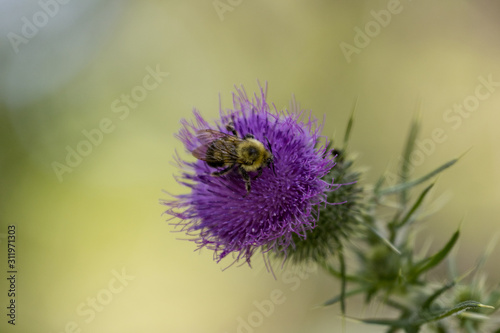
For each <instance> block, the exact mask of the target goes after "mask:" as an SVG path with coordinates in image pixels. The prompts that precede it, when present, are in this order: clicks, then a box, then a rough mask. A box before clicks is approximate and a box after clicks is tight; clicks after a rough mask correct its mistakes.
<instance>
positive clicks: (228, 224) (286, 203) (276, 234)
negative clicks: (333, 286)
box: [163, 84, 337, 264]
mask: <svg viewBox="0 0 500 333" xmlns="http://www.w3.org/2000/svg"><path fill="white" fill-rule="evenodd" d="M266 92H267V84H266V86H265V87H264V89H263V88H262V87H261V89H260V96H258V95H257V94H255V96H254V98H253V99H252V100H250V99H249V98H248V97H247V94H246V92H245V91H244V89H243V88H241V89H238V88H236V93H233V105H234V108H233V109H232V110H231V109H229V110H227V111H225V112H224V111H223V110H222V109H221V110H220V121H219V122H218V123H217V124H216V125H212V124H210V123H208V122H207V121H206V120H205V119H203V117H202V116H201V115H200V113H199V112H198V111H197V110H194V111H193V113H194V118H195V120H194V121H187V120H185V119H183V120H182V121H181V123H182V125H183V127H182V128H181V130H180V131H179V133H178V134H177V135H176V137H177V138H179V139H180V140H181V141H182V142H183V144H184V146H185V148H186V150H187V151H188V152H192V151H193V150H194V149H195V148H197V147H199V146H200V145H202V142H200V141H199V139H198V138H197V134H196V132H197V131H199V130H204V129H212V130H217V131H220V132H224V133H228V131H227V129H226V125H227V124H228V123H230V122H233V124H234V128H235V129H236V132H237V134H238V136H240V137H243V136H245V135H246V134H253V135H254V136H255V139H257V140H259V141H261V142H262V143H264V145H266V146H267V140H268V141H269V143H270V145H271V149H272V153H273V155H274V168H275V173H273V171H272V170H271V169H270V168H264V170H263V172H262V175H261V176H260V177H258V178H255V177H256V176H257V173H256V172H253V173H250V177H251V185H252V188H251V191H250V193H248V195H247V192H246V190H245V182H244V180H243V178H242V176H241V175H240V174H239V173H238V170H237V168H235V169H234V170H233V171H231V172H229V173H228V174H225V175H223V176H220V177H215V176H212V175H211V173H212V172H214V171H217V170H218V169H215V168H212V167H209V166H208V165H207V163H206V162H205V161H202V160H195V161H194V162H188V161H184V160H182V159H181V158H180V157H179V156H178V155H177V156H176V161H177V163H178V164H179V167H181V169H182V174H181V176H180V177H178V178H177V181H178V182H179V183H180V184H182V185H185V186H186V187H188V188H189V189H190V190H191V191H190V193H188V194H182V195H174V196H173V197H174V200H165V201H163V204H164V205H166V206H167V207H169V209H168V210H167V211H166V213H167V214H169V215H171V216H172V218H174V217H177V218H179V219H180V220H181V221H180V222H178V223H175V225H176V226H179V227H181V230H179V231H183V232H186V233H187V234H188V235H189V236H192V237H193V238H192V239H191V240H192V241H194V242H195V243H196V244H197V245H198V249H200V248H203V247H206V248H208V249H211V250H213V251H214V259H215V260H216V261H217V262H219V261H220V260H221V259H223V258H224V257H226V256H227V255H228V254H230V253H233V254H234V255H235V262H236V261H239V260H240V259H245V261H246V262H247V263H248V264H250V258H251V256H252V255H253V254H254V252H255V251H256V250H257V249H258V248H261V250H262V252H263V253H264V252H267V251H270V250H273V251H284V252H285V253H286V249H287V248H288V247H289V246H293V241H292V236H293V234H296V235H297V236H298V237H299V238H301V239H304V238H305V237H306V232H307V231H308V230H311V229H313V228H314V227H315V225H316V220H317V217H318V215H319V208H320V205H322V204H323V205H325V204H327V193H328V192H331V191H333V190H335V188H336V187H337V186H336V185H334V184H330V183H327V182H325V181H324V180H322V177H323V176H325V175H326V174H327V173H328V172H329V171H330V169H331V168H332V167H333V166H334V165H335V162H334V161H333V156H332V153H331V151H330V150H328V149H327V146H328V139H327V138H325V137H323V136H321V130H322V125H320V124H318V121H317V119H316V118H314V117H313V116H311V115H310V114H309V115H308V116H307V115H304V113H303V111H299V110H295V109H296V107H294V108H293V109H294V110H292V111H287V110H284V111H279V112H278V111H277V110H276V108H275V107H274V106H273V108H274V112H271V110H270V107H269V104H268V103H267V101H266ZM229 134H231V133H229ZM320 141H321V142H323V143H321V142H320Z"/></svg>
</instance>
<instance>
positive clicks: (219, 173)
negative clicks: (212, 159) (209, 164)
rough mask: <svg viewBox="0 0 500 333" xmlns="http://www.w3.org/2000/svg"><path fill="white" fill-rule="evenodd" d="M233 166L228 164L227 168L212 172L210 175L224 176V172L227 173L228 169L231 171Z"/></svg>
mask: <svg viewBox="0 0 500 333" xmlns="http://www.w3.org/2000/svg"><path fill="white" fill-rule="evenodd" d="M233 168H234V165H230V166H228V167H227V168H225V169H223V170H221V171H215V172H212V173H211V175H212V176H215V177H220V176H224V175H225V174H226V173H228V172H229V171H231V170H232V169H233Z"/></svg>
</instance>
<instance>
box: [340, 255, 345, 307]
mask: <svg viewBox="0 0 500 333" xmlns="http://www.w3.org/2000/svg"><path fill="white" fill-rule="evenodd" d="M339 263H340V276H341V279H340V311H341V313H342V315H343V316H345V298H346V297H345V291H346V267H345V258H344V251H342V247H341V248H340V250H339Z"/></svg>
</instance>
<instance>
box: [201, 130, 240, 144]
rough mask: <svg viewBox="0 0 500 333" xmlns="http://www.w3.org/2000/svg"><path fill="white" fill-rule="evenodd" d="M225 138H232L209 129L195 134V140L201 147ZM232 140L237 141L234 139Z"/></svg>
mask: <svg viewBox="0 0 500 333" xmlns="http://www.w3.org/2000/svg"><path fill="white" fill-rule="evenodd" d="M226 137H234V136H232V135H230V134H227V133H222V132H219V131H216V130H211V129H204V130H199V131H197V132H196V138H197V139H198V141H200V143H201V144H202V145H210V144H211V143H212V142H213V141H215V140H218V139H221V138H226ZM234 138H235V139H237V138H236V137H234Z"/></svg>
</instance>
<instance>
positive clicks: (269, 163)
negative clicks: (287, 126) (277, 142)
mask: <svg viewBox="0 0 500 333" xmlns="http://www.w3.org/2000/svg"><path fill="white" fill-rule="evenodd" d="M265 139H266V141H267V151H268V152H269V154H268V157H267V158H266V160H265V161H264V164H265V165H266V166H267V167H269V168H271V169H272V170H273V173H274V175H275V176H276V170H275V169H274V155H273V148H272V147H271V143H270V142H269V140H268V139H267V138H265Z"/></svg>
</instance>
